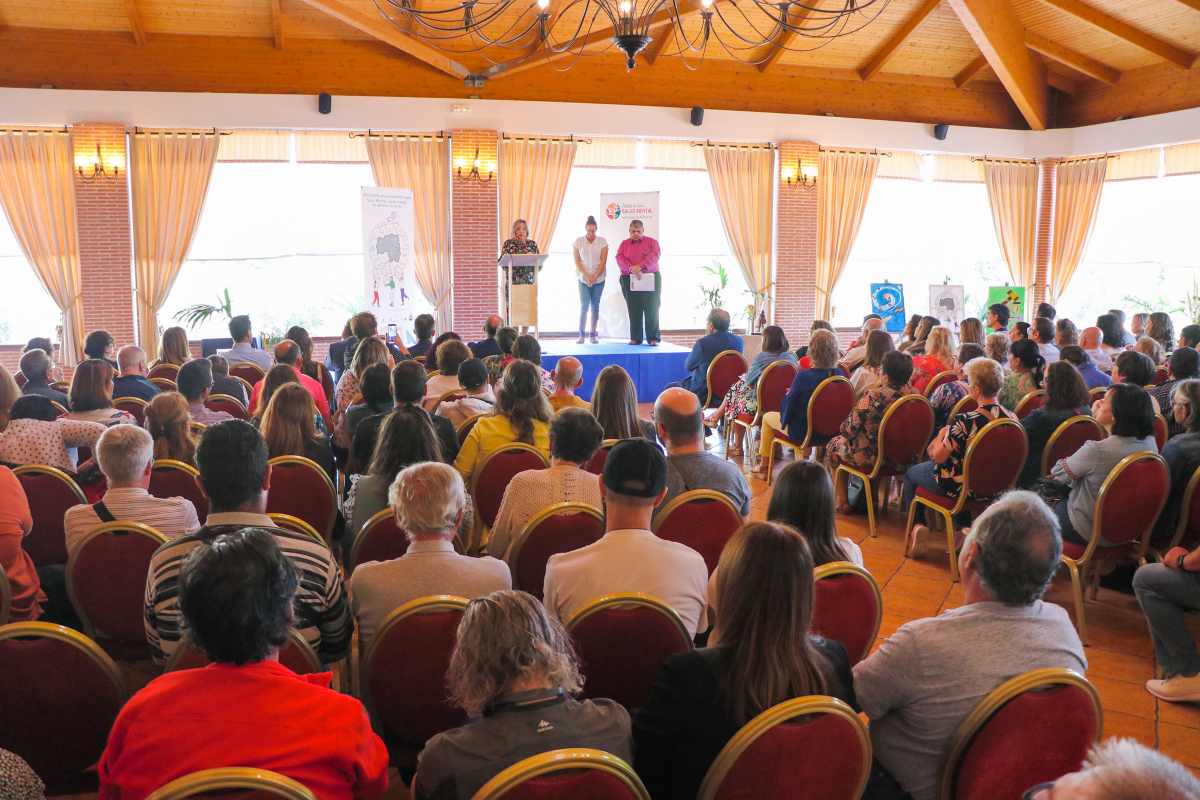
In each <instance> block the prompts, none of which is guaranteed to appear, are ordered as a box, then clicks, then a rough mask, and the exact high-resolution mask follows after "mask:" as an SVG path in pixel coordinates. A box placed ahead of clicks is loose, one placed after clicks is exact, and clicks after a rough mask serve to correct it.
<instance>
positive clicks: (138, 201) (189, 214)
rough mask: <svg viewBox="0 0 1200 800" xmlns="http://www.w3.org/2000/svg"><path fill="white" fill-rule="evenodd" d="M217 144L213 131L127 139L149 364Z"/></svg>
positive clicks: (141, 325) (141, 332)
mask: <svg viewBox="0 0 1200 800" xmlns="http://www.w3.org/2000/svg"><path fill="white" fill-rule="evenodd" d="M220 138H221V137H220V136H219V135H218V134H216V133H215V132H212V131H201V132H196V131H138V132H137V133H135V134H134V135H133V136H131V137H130V148H129V187H130V194H131V200H132V204H133V271H134V277H135V279H136V286H137V312H138V341H139V342H140V343H141V346H142V349H143V350H145V351H146V358H147V359H148V360H153V359H154V358H155V357H156V356H157V355H158V310H159V309H160V308H162V304H163V303H164V302H166V299H167V295H168V294H170V292H171V287H172V286H173V285H174V284H175V278H176V277H178V275H179V268H180V267H182V266H183V261H184V259H185V258H187V252H188V247H190V246H191V244H192V234H193V233H195V231H196V224H197V223H198V222H199V221H200V211H201V210H202V209H203V208H204V197H205V195H207V194H208V181H209V178H211V177H212V170H213V164H215V163H216V159H217V149H218V147H219V144H220V142H219V140H220Z"/></svg>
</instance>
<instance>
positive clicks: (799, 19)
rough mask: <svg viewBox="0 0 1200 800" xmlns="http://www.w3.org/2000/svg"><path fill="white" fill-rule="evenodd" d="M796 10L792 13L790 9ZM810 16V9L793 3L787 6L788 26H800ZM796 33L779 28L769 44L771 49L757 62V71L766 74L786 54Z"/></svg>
mask: <svg viewBox="0 0 1200 800" xmlns="http://www.w3.org/2000/svg"><path fill="white" fill-rule="evenodd" d="M794 8H795V9H796V10H795V11H793V10H792V9H794ZM811 14H812V9H811V8H807V7H804V6H800V7H799V8H797V7H796V4H795V3H789V4H788V24H789V25H800V24H801V23H803V22H804V20H806V19H808V17H809V16H810V15H811ZM796 36H797V33H796V32H795V31H791V30H785V29H783V28H780V30H779V34H778V35H777V36H776V37H775V41H774V42H772V43H771V49H770V50H768V51H767V55H766V56H765V57H764V58H763V60H762V61H760V62H758V71H759V72H766V71H767V70H769V69H770V68H771V67H773V66H774V65H775V64H776V63H778V62H779V59H780V58H781V57H782V56H783V54H784V53H786V52H787V48H788V45H790V44H791V43H792V41H793V40H794V39H795V38H796Z"/></svg>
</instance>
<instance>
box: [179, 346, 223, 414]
mask: <svg viewBox="0 0 1200 800" xmlns="http://www.w3.org/2000/svg"><path fill="white" fill-rule="evenodd" d="M175 385H176V386H178V387H179V393H180V394H181V395H183V399H184V400H187V404H188V413H189V414H190V415H191V417H192V420H193V421H194V422H199V423H200V424H201V425H215V424H216V423H218V422H225V421H226V420H230V419H233V416H232V415H231V414H229V412H227V411H213V410H211V409H209V408H208V407H206V406H205V405H204V403H205V401H207V400H208V397H209V395H210V394H211V393H212V385H213V379H212V364H211V363H209V361H208V359H204V358H197V359H194V360H192V361H189V362H187V363H186V364H184V365H183V366H182V367H180V368H179V374H178V375H177V376H176V377H175Z"/></svg>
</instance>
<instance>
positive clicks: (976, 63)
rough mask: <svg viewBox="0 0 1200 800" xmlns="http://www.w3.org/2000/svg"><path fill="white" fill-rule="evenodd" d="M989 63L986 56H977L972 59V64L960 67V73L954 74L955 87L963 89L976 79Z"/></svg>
mask: <svg viewBox="0 0 1200 800" xmlns="http://www.w3.org/2000/svg"><path fill="white" fill-rule="evenodd" d="M987 65H988V62H987V59H986V58H984V57H983V56H978V57H976V58H975V59H974V60H972V61H971V63H970V64H967V65H966V66H965V67H963V68H962V69H960V70H959V71H958V74H957V75H955V76H954V86H955V88H956V89H961V88H962V87H964V86H966V85H967V84H968V83H970V82H971V81H973V80H975V78H976V77H978V75H979V73H981V72H983V71H984V70H985V69H986V68H987Z"/></svg>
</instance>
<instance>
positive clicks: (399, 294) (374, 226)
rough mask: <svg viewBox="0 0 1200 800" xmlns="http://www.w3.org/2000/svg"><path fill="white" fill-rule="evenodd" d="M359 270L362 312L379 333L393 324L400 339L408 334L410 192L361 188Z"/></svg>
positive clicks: (412, 289)
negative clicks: (373, 321)
mask: <svg viewBox="0 0 1200 800" xmlns="http://www.w3.org/2000/svg"><path fill="white" fill-rule="evenodd" d="M362 228H363V268H364V269H365V270H366V279H365V280H364V282H363V286H364V288H365V291H366V298H365V300H366V308H367V310H368V311H370V312H372V313H373V314H374V315H375V317H376V318H377V319H378V320H379V332H380V333H383V332H385V331H386V330H387V326H388V325H389V324H395V325H396V326H397V328H398V329H399V333H400V336H401V337H402V338H403V337H404V336H405V334H406V333H407V332H409V331H411V330H412V327H413V319H414V317H415V316H416V314H415V313H414V311H413V298H414V297H417V296H419V294H418V292H419V291H420V290H419V288H418V287H417V285H416V279H415V276H414V274H413V193H412V190H411V189H381V188H378V187H374V186H364V187H363V188H362Z"/></svg>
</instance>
